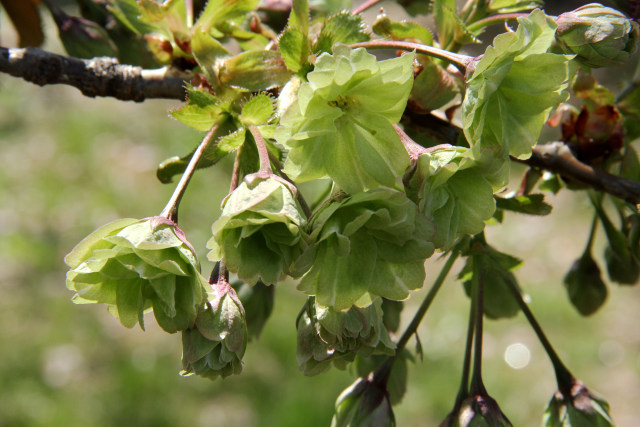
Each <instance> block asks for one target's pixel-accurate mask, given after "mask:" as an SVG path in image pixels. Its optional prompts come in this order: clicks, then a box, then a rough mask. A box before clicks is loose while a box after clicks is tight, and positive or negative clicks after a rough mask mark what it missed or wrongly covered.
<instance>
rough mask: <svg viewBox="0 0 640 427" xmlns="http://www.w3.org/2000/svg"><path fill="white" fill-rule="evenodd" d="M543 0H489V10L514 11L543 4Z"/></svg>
mask: <svg viewBox="0 0 640 427" xmlns="http://www.w3.org/2000/svg"><path fill="white" fill-rule="evenodd" d="M543 3H544V2H543V0H491V2H490V4H489V10H490V11H491V12H493V13H494V14H498V13H516V12H523V11H525V10H532V9H535V8H536V7H540V6H542V5H543Z"/></svg>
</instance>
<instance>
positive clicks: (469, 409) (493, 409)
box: [440, 393, 513, 427]
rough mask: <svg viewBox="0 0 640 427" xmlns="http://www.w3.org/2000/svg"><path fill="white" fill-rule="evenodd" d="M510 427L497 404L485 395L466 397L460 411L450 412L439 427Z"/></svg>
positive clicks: (509, 422)
mask: <svg viewBox="0 0 640 427" xmlns="http://www.w3.org/2000/svg"><path fill="white" fill-rule="evenodd" d="M450 426H451V427H453V426H455V427H471V426H491V427H512V426H513V424H511V421H509V419H508V418H507V416H506V415H505V414H504V413H503V412H502V410H501V409H500V406H498V402H496V401H495V399H493V398H492V397H491V396H489V395H488V394H486V393H479V394H476V395H473V396H469V397H467V398H466V399H465V400H463V401H462V404H461V405H460V409H458V410H457V411H454V412H451V413H450V414H449V415H447V418H445V419H444V421H443V422H442V423H441V424H440V427H450Z"/></svg>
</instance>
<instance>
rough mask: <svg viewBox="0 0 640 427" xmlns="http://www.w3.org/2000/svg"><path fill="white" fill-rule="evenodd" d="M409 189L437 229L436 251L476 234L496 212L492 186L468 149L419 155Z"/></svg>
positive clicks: (444, 150) (454, 149) (446, 150)
mask: <svg viewBox="0 0 640 427" xmlns="http://www.w3.org/2000/svg"><path fill="white" fill-rule="evenodd" d="M410 186H411V187H413V190H414V191H417V199H418V206H419V208H420V211H421V212H422V213H423V214H424V215H426V216H427V217H428V218H430V219H432V220H433V222H434V224H435V226H436V235H435V237H434V239H433V241H434V243H435V245H436V247H437V248H443V249H447V248H449V247H450V246H451V245H452V244H453V243H454V241H455V240H456V238H457V237H458V236H460V235H462V234H477V233H479V232H481V231H482V230H483V229H484V224H485V221H486V220H488V219H489V218H491V216H492V215H493V212H494V211H495V200H494V198H493V188H492V186H491V183H490V182H489V181H488V180H487V179H486V178H485V177H484V176H483V174H482V171H481V170H478V167H477V164H476V162H475V161H474V160H473V159H472V158H471V156H470V152H469V150H468V149H466V148H461V147H457V148H450V149H442V150H436V151H433V152H431V153H425V154H422V155H420V157H419V158H418V162H417V167H416V170H415V172H414V174H413V176H412V177H411V181H410Z"/></svg>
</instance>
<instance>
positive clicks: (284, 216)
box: [207, 178, 306, 284]
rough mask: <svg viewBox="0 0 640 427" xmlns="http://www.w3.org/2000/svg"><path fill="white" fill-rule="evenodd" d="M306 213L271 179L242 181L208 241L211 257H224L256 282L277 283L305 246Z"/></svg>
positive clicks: (231, 266)
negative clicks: (249, 183) (253, 181)
mask: <svg viewBox="0 0 640 427" xmlns="http://www.w3.org/2000/svg"><path fill="white" fill-rule="evenodd" d="M305 225H306V220H305V217H304V214H303V213H302V212H301V210H300V206H299V205H298V202H297V201H296V199H295V197H294V196H293V194H291V190H289V188H288V187H287V186H286V185H285V184H283V183H282V182H280V181H278V180H276V179H273V178H269V179H265V180H259V181H258V182H257V184H255V186H249V185H248V184H247V183H246V182H243V183H242V184H240V185H239V186H238V188H236V189H235V190H234V191H233V192H232V193H231V195H230V196H229V198H228V199H227V200H226V201H225V202H224V206H223V210H222V215H221V216H220V218H219V219H218V220H217V221H216V222H215V223H214V224H213V226H212V230H213V237H212V238H211V239H210V240H209V242H208V243H207V247H208V248H209V249H211V252H209V254H208V258H209V259H210V260H212V261H217V260H220V259H223V258H224V261H225V265H226V267H227V268H228V269H229V270H230V271H232V272H234V273H237V275H238V277H240V278H241V279H243V280H245V281H247V282H249V283H252V284H253V283H256V282H257V281H258V280H259V279H260V280H262V281H263V282H264V283H266V284H273V283H277V282H278V281H279V280H281V279H283V278H284V276H285V275H286V274H288V273H289V272H290V270H291V266H292V265H293V263H294V262H295V261H296V259H297V258H298V257H299V256H300V254H301V253H302V252H303V250H304V249H305V248H306V240H305V235H304V233H303V231H302V227H304V226H305Z"/></svg>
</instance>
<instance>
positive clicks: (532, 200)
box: [496, 194, 552, 216]
mask: <svg viewBox="0 0 640 427" xmlns="http://www.w3.org/2000/svg"><path fill="white" fill-rule="evenodd" d="M496 207H497V208H498V209H505V210H508V211H513V212H518V213H522V214H526V215H542V216H544V215H549V214H550V213H551V209H552V208H551V205H549V204H547V203H545V201H544V195H543V194H528V195H526V196H513V197H497V196H496Z"/></svg>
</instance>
